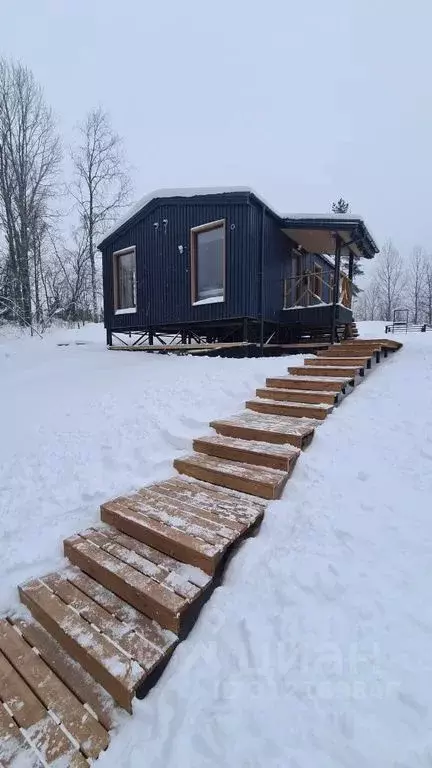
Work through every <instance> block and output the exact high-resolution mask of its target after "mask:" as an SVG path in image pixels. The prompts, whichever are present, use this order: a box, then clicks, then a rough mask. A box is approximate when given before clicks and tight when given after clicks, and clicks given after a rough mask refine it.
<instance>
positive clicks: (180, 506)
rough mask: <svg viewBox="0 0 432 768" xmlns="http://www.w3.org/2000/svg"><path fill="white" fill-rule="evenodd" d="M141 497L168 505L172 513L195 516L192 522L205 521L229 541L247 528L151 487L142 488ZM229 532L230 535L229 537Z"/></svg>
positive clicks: (235, 521)
mask: <svg viewBox="0 0 432 768" xmlns="http://www.w3.org/2000/svg"><path fill="white" fill-rule="evenodd" d="M139 495H140V496H141V497H142V498H144V499H145V500H146V501H148V502H151V503H156V502H157V503H160V502H163V503H164V505H166V506H165V509H169V510H172V511H174V510H180V512H181V514H182V516H184V517H186V514H189V515H192V516H193V517H192V518H191V519H192V520H193V519H196V520H199V521H201V522H204V521H205V523H206V524H207V523H209V524H211V525H213V526H215V530H216V531H220V532H221V536H222V538H223V539H227V538H228V539H229V540H233V539H235V538H237V536H240V535H241V534H242V533H243V532H244V530H245V528H246V526H245V524H244V523H241V522H239V521H238V520H230V519H228V518H226V517H223V516H221V515H219V514H217V513H215V512H214V511H211V510H208V509H200V508H199V507H191V506H190V505H187V504H184V503H183V502H182V501H181V500H177V501H175V500H174V499H173V498H171V497H170V496H167V494H161V493H159V492H158V490H156V489H155V488H154V487H151V486H150V487H147V488H141V489H140V491H139ZM227 530H228V531H229V535H227Z"/></svg>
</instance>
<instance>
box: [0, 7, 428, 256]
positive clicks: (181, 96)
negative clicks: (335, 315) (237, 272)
mask: <svg viewBox="0 0 432 768" xmlns="http://www.w3.org/2000/svg"><path fill="white" fill-rule="evenodd" d="M0 11H1V15H0V52H1V54H2V55H6V56H12V57H15V58H18V59H20V60H21V61H22V62H23V63H25V64H26V65H28V66H29V67H30V68H31V69H32V70H33V72H34V74H35V76H36V78H37V79H38V80H39V82H40V83H41V84H42V85H43V87H44V90H45V94H46V98H47V101H48V102H49V103H50V104H51V106H52V107H53V109H54V111H55V113H56V115H57V118H58V122H59V126H60V129H61V132H62V134H63V136H64V141H65V144H67V143H69V142H70V140H71V137H72V133H73V127H74V125H75V124H76V123H77V121H79V120H80V119H82V117H83V116H84V114H85V113H86V111H87V110H89V109H90V108H92V107H95V106H98V105H102V106H103V107H104V108H106V109H107V110H108V111H109V113H110V115H111V118H112V122H113V124H114V126H115V128H116V130H117V131H118V132H119V133H120V134H121V135H122V136H123V137H124V140H125V147H126V151H127V155H128V158H129V160H130V162H131V163H132V165H133V166H134V184H135V191H136V197H141V196H142V195H144V194H146V193H147V192H148V191H150V190H152V189H155V188H158V187H183V186H213V185H217V186H224V185H227V186H229V185H233V186H238V185H246V186H247V185H250V186H253V187H254V188H255V189H256V190H257V192H258V193H260V194H261V195H263V196H264V197H265V198H266V199H267V200H268V201H269V203H271V204H272V205H273V206H274V207H275V208H276V209H277V210H280V211H283V212H289V211H297V212H299V211H301V212H321V211H328V210H330V206H331V202H332V201H333V200H335V199H337V198H338V197H340V196H341V195H342V196H344V197H345V198H347V199H348V200H349V201H350V203H351V210H352V211H353V212H354V213H360V214H362V215H363V216H364V217H365V218H366V221H367V223H368V224H369V226H370V228H371V230H372V232H373V234H374V235H375V237H376V239H377V240H378V242H379V243H381V244H382V242H383V240H384V239H385V238H386V237H388V236H392V237H393V239H394V240H395V242H396V243H397V245H398V246H399V247H400V249H401V250H402V251H406V250H408V249H410V248H411V246H412V245H413V244H414V243H421V244H423V245H424V246H425V247H426V248H427V249H428V250H432V227H431V225H430V222H431V200H430V197H431V194H430V187H431V179H432V154H431V142H432V99H431V91H432V45H431V42H430V41H431V35H432V2H431V0H410V2H408V1H407V0H374V1H372V0H344V1H342V0H341V1H339V0H309V1H308V0H295V2H293V1H292V0H259V2H258V0H216V1H213V2H209V0H159V2H157V0H153V1H152V2H150V1H149V0H0Z"/></svg>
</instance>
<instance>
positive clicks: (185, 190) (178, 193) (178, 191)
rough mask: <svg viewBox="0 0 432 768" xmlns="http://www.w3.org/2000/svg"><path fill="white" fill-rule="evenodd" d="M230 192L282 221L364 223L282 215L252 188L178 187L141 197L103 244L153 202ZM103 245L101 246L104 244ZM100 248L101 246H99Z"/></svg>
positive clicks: (355, 219) (334, 217)
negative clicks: (254, 202) (247, 197)
mask: <svg viewBox="0 0 432 768" xmlns="http://www.w3.org/2000/svg"><path fill="white" fill-rule="evenodd" d="M230 192H243V193H249V194H251V195H254V196H255V197H256V198H257V199H258V200H259V201H260V202H261V203H262V204H263V205H265V206H266V208H268V209H269V210H270V211H273V213H275V215H276V216H278V217H279V218H280V219H285V220H292V221H296V220H297V219H308V220H309V219H310V221H311V223H313V221H314V220H317V219H319V220H323V219H324V220H325V219H328V220H329V221H337V220H338V219H343V220H344V221H347V222H350V221H351V222H352V223H353V224H357V223H358V222H359V221H360V222H363V223H364V220H363V218H362V217H361V216H356V215H354V214H351V213H280V212H278V211H276V209H275V208H274V207H273V206H272V205H270V203H268V202H267V201H266V200H265V199H264V198H263V196H262V195H260V194H259V193H258V192H256V191H255V190H254V189H253V188H252V187H178V188H174V189H155V190H153V192H149V193H147V194H146V195H144V197H141V198H140V200H138V201H137V202H136V203H134V204H133V205H132V206H131V207H130V208H129V209H128V210H127V211H126V212H125V213H124V214H123V216H120V217H119V218H118V219H117V221H116V222H115V224H114V226H113V227H111V229H110V230H109V231H108V232H107V233H106V234H105V235H104V238H103V240H102V243H103V242H104V241H105V240H107V239H108V238H109V237H111V236H112V235H113V234H114V233H115V232H117V230H118V229H120V227H122V226H123V225H124V224H126V223H127V222H128V221H130V219H133V218H134V216H136V214H137V213H139V212H140V211H141V210H142V209H143V208H145V206H146V205H148V204H149V203H151V202H152V200H158V199H162V200H163V199H166V198H169V197H196V196H198V195H224V194H227V193H230ZM102 243H101V244H102ZM99 247H100V246H99Z"/></svg>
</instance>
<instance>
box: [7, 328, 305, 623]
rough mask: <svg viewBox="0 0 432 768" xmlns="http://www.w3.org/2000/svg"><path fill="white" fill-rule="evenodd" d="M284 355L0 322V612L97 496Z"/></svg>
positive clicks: (142, 471)
mask: <svg viewBox="0 0 432 768" xmlns="http://www.w3.org/2000/svg"><path fill="white" fill-rule="evenodd" d="M59 344H64V345H67V346H58V345H59ZM297 359H299V360H302V359H303V357H301V356H299V357H298V358H297ZM286 366H287V362H286V359H284V358H274V359H255V360H250V359H247V358H244V359H229V358H207V357H203V356H200V357H199V358H196V357H193V356H183V357H176V356H173V355H169V356H165V355H164V356H162V355H161V356H159V355H147V354H145V353H140V352H137V353H135V354H128V355H124V354H120V353H117V352H110V351H107V350H106V348H105V335H104V329H103V327H102V326H101V325H86V326H85V327H84V328H82V329H81V330H79V331H78V330H74V331H69V330H58V331H55V332H54V333H52V334H49V335H47V336H46V337H45V338H44V339H43V340H41V339H39V338H37V337H33V338H29V337H28V336H27V335H23V336H21V338H20V337H18V334H17V331H16V330H15V329H4V328H3V329H2V328H1V327H0V371H1V378H0V391H1V400H2V404H3V408H2V419H1V431H0V435H1V438H0V530H1V548H0V552H1V558H0V615H1V614H2V613H5V612H6V611H7V610H8V609H11V608H15V606H16V604H17V599H18V597H17V590H16V587H17V585H18V584H20V583H23V582H24V581H27V580H28V579H32V578H35V577H37V576H41V575H44V574H46V573H48V572H49V571H53V570H55V569H56V568H59V567H60V566H61V565H63V564H65V562H66V561H65V560H64V559H63V557H62V541H63V539H64V538H66V537H67V536H71V535H73V534H75V533H76V532H78V531H82V530H84V529H85V528H88V527H90V526H92V525H94V524H95V523H97V522H99V506H100V504H102V503H103V502H106V501H108V500H109V499H113V498H115V497H117V496H121V495H123V494H127V493H132V492H134V491H135V490H137V489H138V488H140V487H142V486H144V485H147V484H149V483H150V482H152V481H155V480H161V479H165V478H168V477H170V476H172V475H173V474H175V472H174V470H173V467H172V461H173V459H174V458H176V457H178V456H181V455H183V454H187V453H190V452H191V449H192V440H193V438H194V437H199V436H200V435H203V434H208V433H209V432H210V429H209V426H208V424H209V421H210V420H211V419H215V418H223V417H224V416H227V415H229V414H230V413H233V412H235V411H238V410H239V409H240V408H241V407H242V406H243V404H244V402H245V400H246V399H247V398H248V397H249V396H250V395H251V393H253V392H254V390H255V388H256V387H257V386H259V385H261V384H262V383H263V381H264V379H265V376H266V375H271V374H272V373H274V375H281V374H283V373H285V372H286Z"/></svg>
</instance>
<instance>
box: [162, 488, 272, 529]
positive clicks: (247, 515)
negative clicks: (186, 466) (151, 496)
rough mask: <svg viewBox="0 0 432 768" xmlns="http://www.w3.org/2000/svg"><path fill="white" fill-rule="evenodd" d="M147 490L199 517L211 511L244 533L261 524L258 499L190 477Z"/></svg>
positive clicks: (263, 508)
mask: <svg viewBox="0 0 432 768" xmlns="http://www.w3.org/2000/svg"><path fill="white" fill-rule="evenodd" d="M149 488H150V489H151V490H152V491H154V492H156V493H158V494H160V495H162V496H164V497H168V498H169V499H171V500H172V501H175V502H176V503H179V502H181V503H182V504H185V505H186V506H187V507H188V508H192V509H194V510H196V511H197V510H199V514H200V515H203V514H205V513H207V512H211V513H212V514H213V515H217V516H218V517H219V519H220V520H221V521H223V522H224V523H225V525H232V524H235V525H236V526H237V525H240V527H241V528H242V530H245V531H246V530H247V529H248V528H250V527H251V526H253V525H255V524H256V523H257V522H260V521H261V519H262V517H263V514H264V510H265V508H266V502H265V501H263V500H262V499H258V498H252V497H251V496H248V495H247V494H244V493H239V492H238V491H233V490H229V489H227V488H220V487H217V486H214V485H211V484H210V483H204V482H202V481H200V480H192V478H185V477H173V478H170V479H169V480H164V481H163V482H159V483H155V484H154V485H151V486H149Z"/></svg>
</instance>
